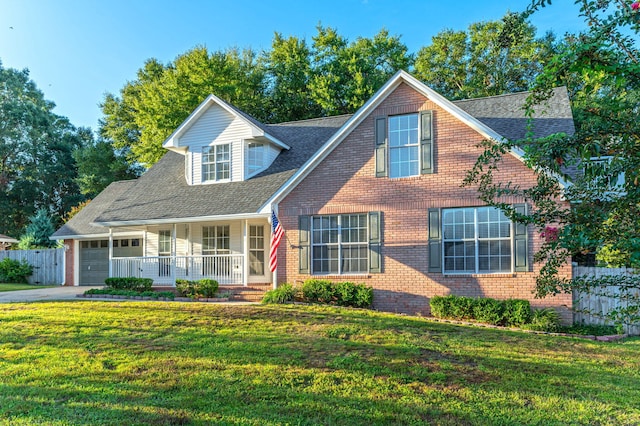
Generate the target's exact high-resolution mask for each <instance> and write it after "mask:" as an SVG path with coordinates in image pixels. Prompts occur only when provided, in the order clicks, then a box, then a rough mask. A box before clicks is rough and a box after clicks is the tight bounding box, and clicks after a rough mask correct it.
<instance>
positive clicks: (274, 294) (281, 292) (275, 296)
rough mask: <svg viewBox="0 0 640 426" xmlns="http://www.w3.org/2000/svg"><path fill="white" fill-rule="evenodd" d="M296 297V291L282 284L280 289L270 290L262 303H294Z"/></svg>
mask: <svg viewBox="0 0 640 426" xmlns="http://www.w3.org/2000/svg"><path fill="white" fill-rule="evenodd" d="M295 297H296V289H295V288H294V287H293V286H292V285H291V284H288V283H285V284H282V285H281V286H279V287H278V288H274V289H273V290H269V291H267V292H266V293H265V295H264V297H263V298H262V303H264V304H270V303H287V302H292V301H293V300H294V298H295Z"/></svg>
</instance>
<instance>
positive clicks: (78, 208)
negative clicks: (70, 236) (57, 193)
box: [62, 200, 91, 223]
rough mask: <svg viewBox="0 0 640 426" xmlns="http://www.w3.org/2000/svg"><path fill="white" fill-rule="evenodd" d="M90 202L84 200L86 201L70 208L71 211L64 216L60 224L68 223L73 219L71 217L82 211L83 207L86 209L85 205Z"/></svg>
mask: <svg viewBox="0 0 640 426" xmlns="http://www.w3.org/2000/svg"><path fill="white" fill-rule="evenodd" d="M90 202H91V200H86V201H82V202H81V203H79V204H78V205H77V206H73V207H71V209H70V210H69V211H68V212H67V214H66V215H64V217H63V218H62V222H63V223H67V222H69V221H70V220H71V219H73V217H74V216H75V215H77V214H78V213H80V211H81V210H82V209H84V208H85V207H87V205H88V204H89V203H90Z"/></svg>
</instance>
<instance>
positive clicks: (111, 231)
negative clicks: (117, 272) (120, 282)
mask: <svg viewBox="0 0 640 426" xmlns="http://www.w3.org/2000/svg"><path fill="white" fill-rule="evenodd" d="M111 277H113V229H112V228H109V278H111Z"/></svg>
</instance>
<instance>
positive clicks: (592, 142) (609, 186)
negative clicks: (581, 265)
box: [467, 0, 640, 305]
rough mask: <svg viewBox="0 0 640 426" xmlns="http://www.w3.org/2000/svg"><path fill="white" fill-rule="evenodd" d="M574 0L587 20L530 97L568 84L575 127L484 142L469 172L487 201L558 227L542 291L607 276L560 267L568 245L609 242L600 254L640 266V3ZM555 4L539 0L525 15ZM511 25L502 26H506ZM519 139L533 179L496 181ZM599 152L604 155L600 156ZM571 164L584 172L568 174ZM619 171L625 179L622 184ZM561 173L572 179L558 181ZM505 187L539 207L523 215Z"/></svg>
mask: <svg viewBox="0 0 640 426" xmlns="http://www.w3.org/2000/svg"><path fill="white" fill-rule="evenodd" d="M576 3H578V4H580V5H581V10H582V16H583V17H584V18H585V21H586V23H587V24H588V29H587V30H585V31H583V32H581V33H580V34H577V35H571V36H569V37H568V38H567V40H566V43H564V44H563V45H562V46H561V49H560V50H559V51H558V52H557V54H555V55H554V56H553V57H552V58H551V59H550V60H549V61H548V62H547V63H546V65H545V68H544V70H543V72H542V73H541V74H540V76H538V78H537V80H536V86H535V90H534V92H533V94H532V96H531V97H530V100H529V105H528V107H529V112H533V110H535V108H539V106H538V105H539V104H540V102H541V101H544V99H546V98H547V97H548V95H549V93H550V90H551V88H552V87H553V86H555V85H558V84H563V83H564V84H569V86H570V87H569V89H570V93H571V96H572V106H573V108H574V111H575V113H576V118H577V120H576V121H577V131H576V134H575V135H572V136H571V135H563V134H559V135H555V136H552V137H549V138H546V139H543V140H533V139H528V140H525V141H511V142H509V143H506V144H501V145H497V144H487V145H486V146H487V149H486V151H485V153H484V154H483V155H482V156H481V158H480V159H479V161H478V162H477V163H476V166H475V168H474V170H472V171H471V172H470V173H469V175H468V177H467V183H468V184H472V183H477V184H479V188H480V191H481V194H482V198H483V199H484V200H485V201H486V202H487V203H489V204H493V205H497V206H499V207H502V208H503V209H505V210H506V211H507V212H508V213H510V214H511V216H512V217H513V218H515V219H517V220H521V221H524V222H527V223H533V224H534V225H535V226H536V227H537V228H538V230H539V231H540V232H544V233H545V235H546V236H549V235H552V237H547V238H546V243H545V244H544V245H543V247H542V248H541V250H540V251H539V252H538V253H536V260H537V261H539V262H542V268H541V272H540V275H539V276H538V278H537V294H538V296H545V295H547V294H556V293H558V292H563V291H570V290H572V289H573V288H578V289H584V288H585V286H586V287H588V286H599V285H600V284H601V283H600V282H598V281H589V280H584V279H583V280H577V281H576V280H572V279H567V278H563V277H561V276H560V275H559V268H560V267H561V266H562V265H563V264H565V262H567V261H569V260H570V258H571V256H572V255H576V254H581V253H588V252H592V251H594V250H596V249H598V248H601V247H605V248H606V249H605V253H604V254H603V256H607V255H608V254H611V253H616V257H617V258H618V260H622V261H623V262H624V263H626V264H628V265H631V266H636V267H640V108H638V105H640V50H639V48H638V44H637V40H638V35H639V34H640V5H639V4H638V2H635V3H631V2H621V1H613V0H601V1H598V2H592V1H588V0H578V1H577V2H576ZM549 4H550V2H549V1H548V0H534V1H533V2H532V4H531V6H530V7H529V9H528V10H527V11H526V12H525V13H524V14H523V15H522V16H523V19H525V18H526V17H528V16H530V14H532V13H535V12H536V11H537V10H538V9H540V8H541V7H546V6H548V5H549ZM510 30H511V28H509V27H506V28H505V32H506V33H507V34H508V32H509V31H510ZM514 145H519V146H521V147H524V149H525V152H526V161H527V164H528V165H529V166H530V167H532V168H534V169H536V170H537V171H539V174H538V176H539V178H538V181H537V185H536V186H535V187H532V188H521V187H519V186H515V185H507V186H504V185H503V186H500V185H499V184H496V183H494V182H493V180H492V175H493V172H494V171H495V170H496V169H497V168H499V166H500V159H501V158H502V156H503V155H505V154H506V153H507V152H508V151H509V149H510V148H511V147H513V146H514ZM594 157H600V158H601V157H606V161H599V162H594V161H593V160H592V159H593V158H594ZM571 167H572V168H574V169H578V170H584V173H578V174H574V175H573V176H570V177H569V176H566V175H565V173H566V172H567V170H569V169H570V168H571ZM623 172H624V178H625V179H624V183H623V184H622V185H620V186H616V182H618V177H619V176H620V174H621V173H623ZM558 176H565V178H567V179H570V181H571V184H570V185H569V186H567V187H566V188H561V187H560V186H559V184H558V180H557V177H558ZM505 195H518V196H523V197H525V198H526V199H527V200H529V201H530V202H531V203H532V205H533V206H534V211H533V213H532V214H531V215H530V216H526V217H518V215H515V214H514V212H513V211H511V210H510V209H509V208H508V206H506V205H503V204H501V203H499V199H500V197H501V196H505ZM551 230H553V232H550V231H551ZM601 257H602V256H601ZM635 304H636V305H637V301H636V303H635Z"/></svg>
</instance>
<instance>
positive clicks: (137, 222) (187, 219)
mask: <svg viewBox="0 0 640 426" xmlns="http://www.w3.org/2000/svg"><path fill="white" fill-rule="evenodd" d="M264 217H267V215H265V213H261V212H256V213H238V214H229V215H211V216H193V217H180V218H163V219H141V220H115V221H104V222H99V221H96V222H93V223H92V224H93V225H96V226H105V227H109V228H118V227H124V226H144V225H168V224H173V223H194V222H207V221H218V220H242V219H260V218H264Z"/></svg>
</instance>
